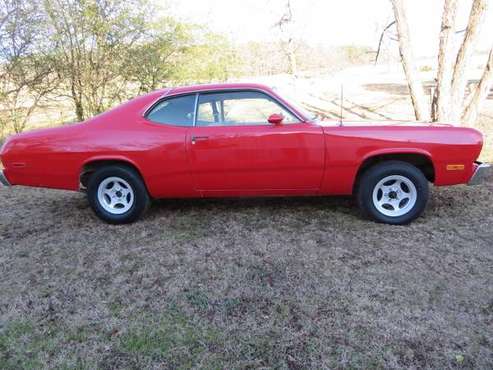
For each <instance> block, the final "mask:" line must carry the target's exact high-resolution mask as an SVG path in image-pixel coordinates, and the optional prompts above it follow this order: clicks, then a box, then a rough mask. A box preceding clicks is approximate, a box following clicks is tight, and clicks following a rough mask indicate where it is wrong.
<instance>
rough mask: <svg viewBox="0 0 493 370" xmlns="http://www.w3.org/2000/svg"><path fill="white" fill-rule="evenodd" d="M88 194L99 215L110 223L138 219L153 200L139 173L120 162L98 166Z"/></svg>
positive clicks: (123, 222) (90, 181) (88, 188)
mask: <svg viewBox="0 0 493 370" xmlns="http://www.w3.org/2000/svg"><path fill="white" fill-rule="evenodd" d="M87 196H88V200H89V204H90V205H91V207H92V209H93V210H94V212H95V213H96V215H97V216H98V217H99V218H101V219H102V220H104V221H106V222H108V223H111V224H126V223H130V222H134V221H136V220H137V219H138V218H139V217H140V216H141V215H142V214H143V213H144V212H145V211H146V209H147V208H148V206H149V203H150V199H149V195H148V193H147V189H146V187H145V185H144V183H143V181H142V179H141V178H140V175H139V174H138V173H137V172H136V171H134V170H133V169H131V168H129V167H126V166H119V165H112V166H106V167H102V168H99V169H98V170H96V171H95V172H94V173H93V174H92V175H91V177H90V179H89V184H88V187H87Z"/></svg>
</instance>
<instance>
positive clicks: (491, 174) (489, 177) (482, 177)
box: [467, 162, 493, 185]
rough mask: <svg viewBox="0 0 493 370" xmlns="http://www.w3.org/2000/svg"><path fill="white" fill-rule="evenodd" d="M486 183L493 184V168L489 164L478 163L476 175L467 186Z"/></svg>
mask: <svg viewBox="0 0 493 370" xmlns="http://www.w3.org/2000/svg"><path fill="white" fill-rule="evenodd" d="M485 182H493V166H492V165H491V164H487V163H480V162H476V166H475V170H474V174H473V175H472V177H471V180H469V182H468V183H467V185H479V184H483V183H485Z"/></svg>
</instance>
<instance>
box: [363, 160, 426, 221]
mask: <svg viewBox="0 0 493 370" xmlns="http://www.w3.org/2000/svg"><path fill="white" fill-rule="evenodd" d="M388 176H401V177H403V178H406V179H408V180H409V181H410V182H411V183H412V184H413V185H414V187H415V189H416V192H414V191H413V189H411V190H410V189H409V187H407V186H406V185H405V184H404V185H402V187H401V186H398V185H395V187H394V188H393V189H398V192H399V194H398V195H396V192H394V191H389V192H388V193H386V194H388V196H387V197H386V198H385V199H388V202H386V201H385V199H384V200H383V201H382V202H383V203H388V204H384V205H383V206H382V205H380V208H384V209H382V211H380V210H379V209H378V208H377V206H376V205H375V202H374V200H373V192H374V190H375V188H376V186H377V185H379V183H380V182H381V181H382V180H383V179H385V178H387V177H388ZM397 183H398V182H393V181H389V182H385V183H383V185H385V184H387V187H385V189H388V184H390V186H394V185H393V184H397ZM411 188H412V186H411ZM378 189H381V187H380V186H379V188H378ZM378 189H377V190H375V191H376V193H375V194H376V199H377V200H380V199H382V198H383V197H384V194H383V192H382V191H381V190H378ZM403 189H404V190H403ZM410 194H415V195H414V196H412V195H410ZM356 196H357V200H358V205H359V207H360V209H361V210H362V212H363V213H364V215H365V216H367V217H369V218H370V219H372V220H374V221H377V222H381V223H386V224H391V225H404V224H408V223H410V222H411V221H413V220H415V219H416V218H418V217H419V216H420V215H421V214H422V213H423V211H424V209H425V207H426V203H427V202H428V196H429V189H428V180H427V179H426V177H425V176H424V174H423V172H421V170H419V169H418V168H416V167H415V166H413V165H411V164H409V163H407V162H401V161H386V162H382V163H379V164H376V165H374V166H372V167H370V168H368V169H367V170H365V172H364V173H363V174H362V175H361V177H360V179H359V184H358V187H357V193H356ZM394 197H396V198H394ZM406 197H408V198H406ZM401 198H405V199H403V200H402V201H399V199H401ZM410 199H415V203H414V205H412V206H411V204H412V201H411V200H410ZM406 200H407V203H406ZM391 201H395V202H397V204H398V206H397V207H396V208H397V209H396V208H394V206H391V205H390V203H391ZM399 202H401V203H399ZM409 202H410V203H409ZM377 203H378V202H377ZM401 204H403V206H402V207H401ZM385 207H387V208H385ZM400 207H401V208H400ZM382 212H388V213H392V212H394V213H396V215H395V216H390V215H387V214H384V213H382ZM399 212H406V213H404V214H402V215H399Z"/></svg>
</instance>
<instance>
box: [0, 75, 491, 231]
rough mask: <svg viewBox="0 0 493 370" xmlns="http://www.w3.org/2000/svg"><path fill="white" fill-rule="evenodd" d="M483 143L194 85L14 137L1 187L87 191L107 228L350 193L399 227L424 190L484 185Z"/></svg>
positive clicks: (455, 131) (252, 89) (447, 131)
mask: <svg viewBox="0 0 493 370" xmlns="http://www.w3.org/2000/svg"><path fill="white" fill-rule="evenodd" d="M482 144H483V139H482V135H481V133H480V132H478V131H476V130H473V129H469V128H460V127H454V126H452V125H444V124H433V125H432V124H416V123H402V122H401V123H396V122H392V123H389V122H387V123H385V122H384V123H378V122H372V123H371V124H364V123H355V122H344V123H341V122H337V121H333V122H325V121H324V122H322V121H318V120H317V119H316V118H315V117H313V116H312V115H311V114H310V113H307V112H305V111H303V110H302V109H300V108H299V107H297V106H295V105H293V104H291V103H289V102H288V101H286V100H285V99H283V98H282V97H280V96H279V95H278V94H276V93H275V92H274V91H273V90H271V89H270V88H268V87H265V86H262V85H257V84H220V85H200V86H191V87H178V88H173V89H165V90H160V91H155V92H153V93H150V94H147V95H145V96H141V97H138V98H135V99H133V100H131V101H129V102H127V103H125V104H123V105H121V106H119V107H117V108H115V109H113V110H111V111H108V112H106V113H103V114H101V115H99V116H96V117H94V118H92V119H89V120H87V121H86V122H82V123H79V124H73V125H65V126H62V127H57V128H51V129H43V130H38V131H32V132H27V133H23V134H19V135H15V136H13V137H11V138H9V139H8V140H7V141H6V142H5V144H4V145H3V147H2V149H1V151H0V159H1V163H3V165H2V167H3V169H2V171H0V182H2V183H3V184H4V185H25V186H36V187H46V188H55V189H66V190H75V191H79V190H82V191H86V192H87V195H88V199H89V203H90V204H91V206H92V208H93V209H94V211H95V213H96V214H97V215H98V216H99V217H100V218H102V219H103V220H105V221H107V222H110V223H128V222H132V221H135V220H136V219H137V218H138V217H139V216H141V215H142V214H143V212H144V211H145V210H146V208H147V207H148V206H149V204H150V200H151V199H156V198H192V197H197V198H200V197H244V196H308V195H350V194H354V195H355V196H356V198H357V200H358V203H359V205H360V207H361V209H362V211H363V213H364V214H366V215H367V216H369V217H370V218H372V219H374V220H376V221H380V222H385V223H389V224H405V223H408V222H410V221H412V220H413V219H415V218H416V217H418V216H419V215H420V214H421V213H422V212H423V210H424V208H425V205H426V202H427V199H428V183H430V182H431V183H433V184H435V186H443V185H455V184H465V183H469V184H475V183H478V182H480V181H482V179H483V178H484V177H485V176H486V174H487V173H488V172H490V170H491V167H490V166H488V165H486V164H481V163H479V162H477V161H476V159H477V158H478V156H479V154H480V152H481V148H482Z"/></svg>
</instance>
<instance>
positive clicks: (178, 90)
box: [166, 83, 271, 95]
mask: <svg viewBox="0 0 493 370" xmlns="http://www.w3.org/2000/svg"><path fill="white" fill-rule="evenodd" d="M234 89H239V90H243V89H252V90H263V91H271V89H270V88H269V87H268V86H266V85H262V84H257V83H220V84H203V85H191V86H179V87H173V88H171V89H169V90H167V94H166V95H175V94H185V93H193V92H198V91H210V90H234Z"/></svg>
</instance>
